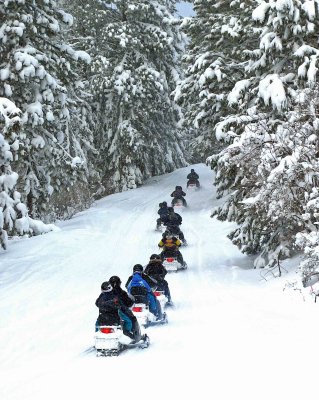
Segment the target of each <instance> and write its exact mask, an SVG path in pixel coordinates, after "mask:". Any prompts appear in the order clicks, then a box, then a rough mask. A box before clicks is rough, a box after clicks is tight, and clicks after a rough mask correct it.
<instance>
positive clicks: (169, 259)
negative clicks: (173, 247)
mask: <svg viewBox="0 0 319 400" xmlns="http://www.w3.org/2000/svg"><path fill="white" fill-rule="evenodd" d="M166 260H167V262H173V261H174V258H166Z"/></svg>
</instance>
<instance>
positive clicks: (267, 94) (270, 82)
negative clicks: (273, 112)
mask: <svg viewBox="0 0 319 400" xmlns="http://www.w3.org/2000/svg"><path fill="white" fill-rule="evenodd" d="M258 95H259V96H260V97H261V98H262V99H263V100H264V103H265V104H266V105H268V104H269V101H270V102H271V105H272V108H273V109H277V110H278V111H281V110H282V109H283V108H284V107H285V105H286V103H287V98H286V92H285V88H284V86H283V84H282V81H281V79H280V77H279V76H278V75H277V74H271V75H267V76H266V77H265V78H264V79H262V80H261V81H260V82H259V92H258Z"/></svg>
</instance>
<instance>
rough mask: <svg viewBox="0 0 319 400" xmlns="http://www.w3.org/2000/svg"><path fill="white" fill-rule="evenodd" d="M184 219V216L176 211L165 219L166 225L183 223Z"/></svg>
mask: <svg viewBox="0 0 319 400" xmlns="http://www.w3.org/2000/svg"><path fill="white" fill-rule="evenodd" d="M182 221H183V219H182V217H181V216H180V215H179V214H177V213H175V212H174V214H173V213H172V214H169V215H168V217H167V218H166V219H165V222H164V225H166V226H168V227H169V226H174V225H181V223H182Z"/></svg>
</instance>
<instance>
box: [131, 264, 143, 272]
mask: <svg viewBox="0 0 319 400" xmlns="http://www.w3.org/2000/svg"><path fill="white" fill-rule="evenodd" d="M133 272H143V266H142V265H141V264H136V265H134V267H133Z"/></svg>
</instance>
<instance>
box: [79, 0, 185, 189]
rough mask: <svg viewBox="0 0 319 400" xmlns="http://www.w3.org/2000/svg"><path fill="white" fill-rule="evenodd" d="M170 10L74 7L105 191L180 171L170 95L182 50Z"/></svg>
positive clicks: (126, 5)
mask: <svg viewBox="0 0 319 400" xmlns="http://www.w3.org/2000/svg"><path fill="white" fill-rule="evenodd" d="M75 4H76V6H77V4H81V1H78V2H76V3H75ZM174 12H175V1H172V0H170V1H168V0H153V1H145V0H138V1H137V0H134V1H133V0H131V1H130V0H114V1H104V0H95V1H92V2H90V4H87V5H84V4H83V8H82V9H81V19H79V20H78V24H80V26H78V27H76V28H77V29H78V31H79V32H81V35H80V36H81V37H88V38H90V46H92V52H90V54H91V55H92V58H93V61H92V78H91V80H92V88H93V89H92V90H93V94H94V106H95V107H96V115H97V125H96V135H95V136H96V148H97V149H98V150H99V153H100V157H99V168H100V170H101V171H102V173H103V176H104V178H103V184H104V186H105V188H106V192H107V193H111V192H114V191H121V190H126V189H130V188H134V187H136V186H137V185H140V184H141V183H142V182H143V181H144V179H146V178H148V177H150V176H152V175H157V174H162V173H165V172H169V171H172V170H173V169H174V168H175V167H180V166H182V165H185V160H184V155H183V140H182V136H181V133H180V130H179V127H178V122H179V118H180V111H179V108H178V107H177V106H176V104H175V103H174V101H173V98H172V96H171V92H172V91H173V90H174V89H175V86H176V82H177V79H178V77H179V59H180V55H181V51H182V48H183V37H182V35H181V34H180V32H179V30H178V21H177V20H176V19H175V18H174V17H173V14H174ZM74 15H75V16H76V15H77V13H76V11H74ZM83 21H85V24H84V23H83Z"/></svg>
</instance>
